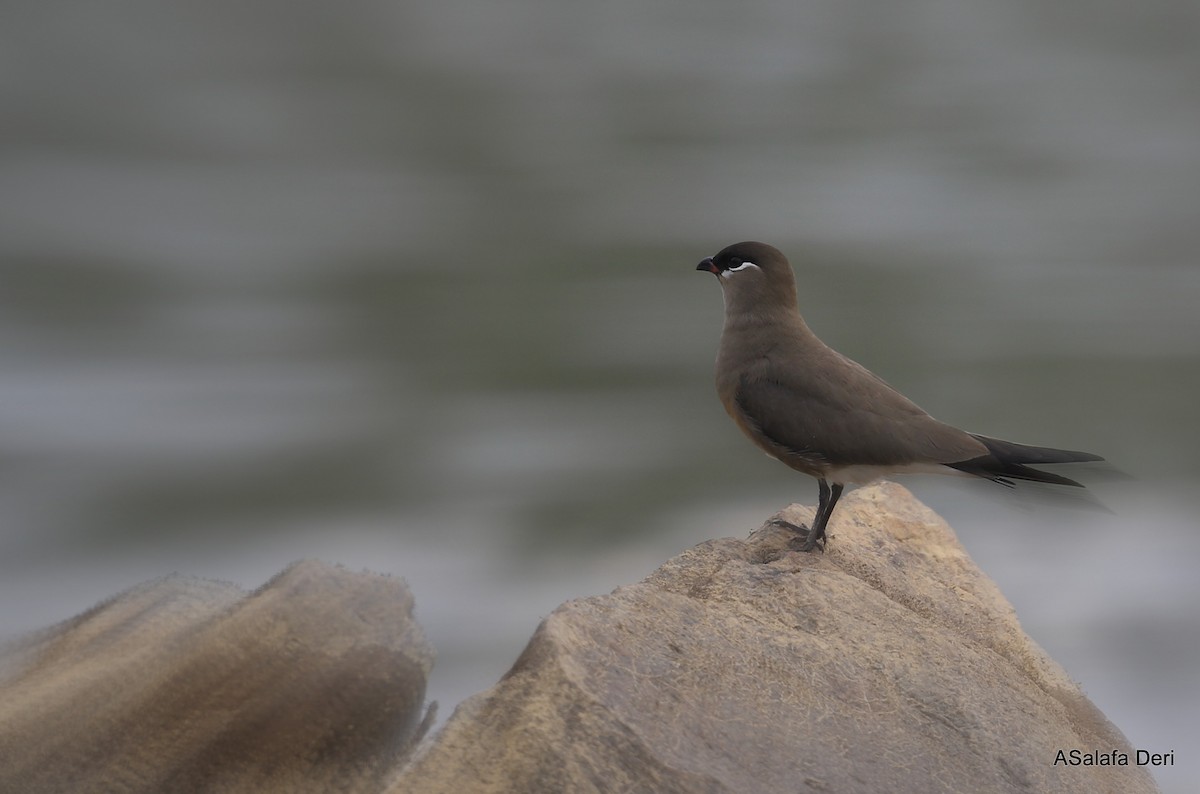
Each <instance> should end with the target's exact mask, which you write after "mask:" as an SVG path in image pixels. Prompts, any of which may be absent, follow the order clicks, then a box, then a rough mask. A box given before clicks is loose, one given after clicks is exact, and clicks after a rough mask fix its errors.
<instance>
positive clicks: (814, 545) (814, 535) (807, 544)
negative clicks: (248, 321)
mask: <svg viewBox="0 0 1200 794" xmlns="http://www.w3.org/2000/svg"><path fill="white" fill-rule="evenodd" d="M813 549H817V550H818V551H820V552H821V553H822V554H824V553H825V532H824V531H822V532H817V531H816V530H815V529H813V530H809V533H808V539H807V540H806V541H804V545H803V546H801V547H800V551H812V550H813Z"/></svg>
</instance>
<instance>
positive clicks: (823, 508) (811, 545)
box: [800, 477, 844, 551]
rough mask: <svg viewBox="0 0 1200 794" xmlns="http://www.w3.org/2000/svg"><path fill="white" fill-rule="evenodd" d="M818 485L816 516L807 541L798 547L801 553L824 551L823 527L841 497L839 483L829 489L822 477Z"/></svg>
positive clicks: (840, 485) (841, 486)
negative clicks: (817, 549) (818, 495)
mask: <svg viewBox="0 0 1200 794" xmlns="http://www.w3.org/2000/svg"><path fill="white" fill-rule="evenodd" d="M817 482H818V484H819V485H820V488H821V492H820V497H819V501H818V502H817V515H816V517H815V518H814V519H813V525H812V529H810V530H809V531H808V540H806V541H804V545H803V546H801V547H800V550H801V551H812V550H813V549H815V548H818V546H817V544H818V543H820V544H821V545H820V549H821V550H822V551H824V550H825V544H824V543H823V541H824V540H825V525H826V524H828V523H829V517H830V516H831V515H833V508H834V506H835V505H836V504H837V500H838V499H839V498H840V497H841V495H842V488H843V487H844V486H843V485H842V484H841V483H840V482H835V483H834V484H833V487H832V488H830V487H829V483H828V482H827V481H826V480H825V478H824V477H822V478H821V479H820V480H818V481H817Z"/></svg>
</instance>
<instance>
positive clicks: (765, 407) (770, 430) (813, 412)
mask: <svg viewBox="0 0 1200 794" xmlns="http://www.w3.org/2000/svg"><path fill="white" fill-rule="evenodd" d="M829 353H830V354H832V356H833V357H831V358H829V359H827V360H825V361H823V362H821V366H820V367H807V366H806V367H784V366H780V365H779V364H778V363H775V362H770V361H764V362H763V364H762V365H761V366H758V367H754V368H750V369H748V370H746V371H745V372H743V373H742V376H741V378H740V380H739V381H738V384H737V388H736V391H735V393H734V395H733V399H732V400H731V403H732V405H731V413H734V418H735V419H736V420H738V423H739V424H741V425H743V428H744V429H746V430H747V432H748V433H749V434H750V435H751V437H754V436H755V435H756V433H755V432H754V431H757V434H758V435H759V436H761V438H756V439H755V440H756V441H758V442H759V443H760V445H762V446H763V447H764V448H765V449H767V450H768V451H769V452H771V453H772V454H774V455H776V457H781V455H782V456H783V458H784V459H785V462H788V463H791V464H793V465H796V467H797V468H801V469H802V470H806V469H808V468H812V467H813V464H816V465H817V466H818V467H822V468H823V467H834V468H836V467H841V466H882V467H893V466H894V467H904V466H908V465H911V464H917V463H947V462H952V461H959V460H965V459H968V458H972V457H975V456H977V455H980V454H983V453H984V452H986V449H985V448H984V447H983V445H982V444H981V443H980V442H979V441H977V440H976V439H974V438H972V437H971V436H970V435H969V434H967V433H965V432H963V431H962V430H958V429H957V428H954V427H951V426H950V425H947V424H944V423H942V422H939V421H937V420H936V419H934V418H933V417H931V416H929V414H927V413H925V412H924V411H922V410H921V409H920V408H919V407H917V406H916V405H915V404H914V403H913V402H912V401H911V400H909V399H908V398H907V397H905V396H904V395H902V394H900V393H899V392H898V391H896V390H895V389H893V388H892V387H891V386H889V385H888V384H887V383H885V382H884V381H883V380H882V379H880V378H879V377H877V376H876V375H874V374H873V373H871V372H870V371H869V370H867V369H866V368H864V367H862V366H861V365H859V364H857V363H855V362H854V361H851V360H850V359H848V358H846V357H844V356H842V355H841V354H838V353H835V352H834V351H832V350H830V351H829ZM812 372H820V373H821V375H820V376H819V377H814V376H813V375H811V374H810V373H812ZM764 442H765V443H764Z"/></svg>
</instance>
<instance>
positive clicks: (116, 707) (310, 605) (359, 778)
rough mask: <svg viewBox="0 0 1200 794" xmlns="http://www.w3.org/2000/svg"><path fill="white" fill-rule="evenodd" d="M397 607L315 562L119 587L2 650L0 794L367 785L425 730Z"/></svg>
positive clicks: (417, 655) (424, 662) (409, 637)
mask: <svg viewBox="0 0 1200 794" xmlns="http://www.w3.org/2000/svg"><path fill="white" fill-rule="evenodd" d="M412 607H413V600H412V596H411V595H410V594H409V592H408V589H407V588H406V587H405V585H404V583H403V582H401V581H400V580H398V579H391V578H387V577H384V576H378V575H374V574H356V573H351V572H349V571H346V570H343V569H340V568H336V567H333V566H329V565H325V564H322V563H317V562H303V563H298V564H296V565H293V566H292V567H290V568H288V569H287V570H285V571H284V572H283V573H281V574H279V575H278V576H276V577H275V578H274V579H272V580H271V581H270V582H268V583H267V584H266V585H265V586H263V587H262V588H261V589H259V590H258V591H256V592H254V593H252V594H247V593H245V592H244V591H242V590H240V589H239V588H237V587H235V586H234V585H229V584H222V583H217V582H211V581H204V580H198V579H192V578H187V577H180V576H171V577H167V578H165V579H160V580H158V581H155V582H150V583H148V584H145V585H142V586H139V587H136V588H134V589H132V590H130V591H128V592H126V593H123V594H121V595H119V596H117V597H116V598H114V599H112V600H111V601H109V602H107V603H105V604H102V605H100V606H98V607H96V608H95V609H93V610H91V611H90V612H87V613H85V614H83V615H80V616H79V617H77V618H75V619H73V620H70V621H67V622H66V623H63V624H61V625H58V626H55V627H53V628H51V629H48V630H46V631H45V632H42V633H41V634H39V635H36V636H33V637H29V638H26V639H25V640H23V641H22V642H21V643H20V644H19V645H18V646H17V647H15V648H10V649H8V652H7V653H6V654H5V662H6V664H5V674H4V675H3V677H2V679H0V759H2V761H0V791H6V792H10V791H11V792H21V793H22V794H34V793H37V792H92V791H95V792H100V791H103V792H155V793H156V794H158V793H160V792H172V793H173V794H178V793H180V792H200V791H203V792H274V791H280V792H283V791H286V792H305V791H313V792H339V791H380V790H381V789H382V788H383V787H384V785H385V779H386V777H387V776H388V775H390V774H393V773H394V771H395V769H396V768H397V767H398V766H399V765H400V763H401V762H402V761H403V760H404V758H405V756H406V754H407V753H408V751H409V750H410V749H411V748H412V746H413V745H414V743H415V742H416V741H417V740H418V739H419V738H420V736H421V733H422V731H423V730H424V728H425V727H426V726H427V725H428V724H429V721H428V720H426V722H424V723H422V720H421V712H422V704H423V701H424V697H425V681H426V677H427V675H428V673H429V670H430V667H431V665H432V662H433V653H432V650H431V649H430V647H429V646H428V644H427V643H426V642H425V640H424V638H423V636H422V634H421V631H420V629H419V627H418V626H417V624H416V623H415V622H414V620H413V618H412Z"/></svg>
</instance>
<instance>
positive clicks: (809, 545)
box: [770, 518, 825, 551]
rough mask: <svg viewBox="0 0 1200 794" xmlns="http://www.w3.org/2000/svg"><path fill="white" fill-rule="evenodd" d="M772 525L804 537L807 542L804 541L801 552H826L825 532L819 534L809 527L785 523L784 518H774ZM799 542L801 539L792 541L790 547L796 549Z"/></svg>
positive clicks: (800, 548) (800, 547)
mask: <svg viewBox="0 0 1200 794" xmlns="http://www.w3.org/2000/svg"><path fill="white" fill-rule="evenodd" d="M770 523H772V524H774V525H775V526H777V527H783V528H784V529H790V530H791V531H792V532H795V533H796V534H797V535H798V536H802V537H804V539H805V540H804V543H803V545H801V546H799V550H800V551H812V550H813V549H820V550H821V551H825V533H824V532H821V533H819V534H818V533H817V532H816V531H815V530H813V529H810V528H808V527H802V526H798V525H796V524H793V523H792V522H791V521H784V520H783V519H782V518H773V519H771V521H770ZM798 540H799V537H797V538H794V539H793V540H792V542H791V543H789V544H788V545H789V546H791V547H792V548H796V543H797V541H798Z"/></svg>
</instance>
